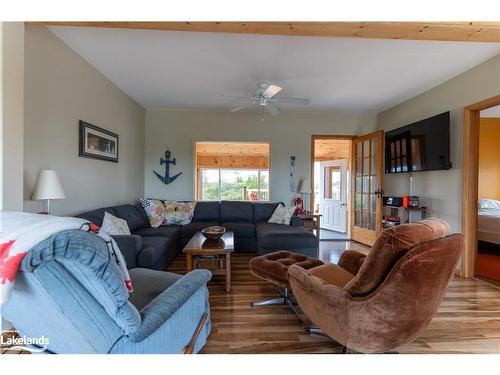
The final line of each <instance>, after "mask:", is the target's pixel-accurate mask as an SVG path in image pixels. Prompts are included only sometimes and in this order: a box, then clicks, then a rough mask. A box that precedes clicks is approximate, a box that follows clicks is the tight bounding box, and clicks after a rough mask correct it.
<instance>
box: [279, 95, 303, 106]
mask: <svg viewBox="0 0 500 375" xmlns="http://www.w3.org/2000/svg"><path fill="white" fill-rule="evenodd" d="M272 100H273V101H277V102H278V103H285V104H296V105H309V104H311V99H306V98H287V97H284V96H280V97H278V98H273V99H272Z"/></svg>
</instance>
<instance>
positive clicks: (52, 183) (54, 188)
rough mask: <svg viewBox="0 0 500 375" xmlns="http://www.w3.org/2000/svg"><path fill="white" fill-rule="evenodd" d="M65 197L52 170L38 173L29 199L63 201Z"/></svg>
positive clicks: (59, 182)
mask: <svg viewBox="0 0 500 375" xmlns="http://www.w3.org/2000/svg"><path fill="white" fill-rule="evenodd" d="M64 198H66V195H65V194H64V190H63V188H62V186H61V181H59V177H57V173H56V171H54V170H50V169H44V170H41V171H40V174H39V175H38V180H37V182H36V186H35V190H34V191H33V195H32V197H31V199H35V200H36V199H64Z"/></svg>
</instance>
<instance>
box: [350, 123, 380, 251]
mask: <svg viewBox="0 0 500 375" xmlns="http://www.w3.org/2000/svg"><path fill="white" fill-rule="evenodd" d="M383 134H384V133H383V132H382V131H376V132H374V133H370V134H366V135H362V136H360V137H356V138H354V139H353V147H352V159H351V162H352V171H353V173H352V189H351V202H352V204H351V207H352V220H351V238H352V239H353V240H354V241H358V242H361V243H363V244H366V245H369V246H371V245H373V243H374V242H375V240H376V239H377V237H378V236H379V234H380V233H381V231H382V194H383V191H382V177H383Z"/></svg>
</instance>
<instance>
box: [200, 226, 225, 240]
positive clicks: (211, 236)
mask: <svg viewBox="0 0 500 375" xmlns="http://www.w3.org/2000/svg"><path fill="white" fill-rule="evenodd" d="M224 233H226V228H224V227H220V226H213V227H207V228H205V229H203V230H202V231H201V234H203V236H204V237H205V238H206V239H207V240H218V239H220V238H221V237H222V236H223V235H224Z"/></svg>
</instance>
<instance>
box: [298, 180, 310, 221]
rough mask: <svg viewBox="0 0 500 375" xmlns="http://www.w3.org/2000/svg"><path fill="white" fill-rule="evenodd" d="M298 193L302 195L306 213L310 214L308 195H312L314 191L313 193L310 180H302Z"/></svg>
mask: <svg viewBox="0 0 500 375" xmlns="http://www.w3.org/2000/svg"><path fill="white" fill-rule="evenodd" d="M298 193H300V195H301V196H302V200H303V201H304V213H309V210H308V209H307V201H308V198H307V194H312V191H311V184H310V182H309V179H308V178H304V179H303V180H300V182H299V188H298ZM304 195H305V198H304Z"/></svg>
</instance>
